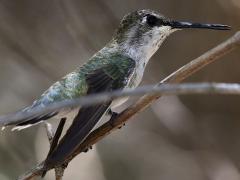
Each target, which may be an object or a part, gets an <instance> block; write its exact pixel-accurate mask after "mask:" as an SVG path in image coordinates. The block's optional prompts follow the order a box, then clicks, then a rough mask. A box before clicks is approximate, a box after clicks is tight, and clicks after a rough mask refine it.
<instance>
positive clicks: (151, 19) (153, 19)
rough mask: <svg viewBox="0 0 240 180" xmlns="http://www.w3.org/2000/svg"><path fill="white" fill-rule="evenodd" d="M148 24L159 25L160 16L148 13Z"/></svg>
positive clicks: (151, 25)
mask: <svg viewBox="0 0 240 180" xmlns="http://www.w3.org/2000/svg"><path fill="white" fill-rule="evenodd" d="M147 24H148V25H149V26H150V27H154V26H157V25H158V18H157V17H156V16H153V15H148V16H147Z"/></svg>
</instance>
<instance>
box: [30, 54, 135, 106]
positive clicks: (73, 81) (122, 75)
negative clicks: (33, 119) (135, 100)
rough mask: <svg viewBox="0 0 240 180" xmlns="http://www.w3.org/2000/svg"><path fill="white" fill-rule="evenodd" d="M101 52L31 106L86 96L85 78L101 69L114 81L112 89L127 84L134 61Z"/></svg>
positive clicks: (54, 85)
mask: <svg viewBox="0 0 240 180" xmlns="http://www.w3.org/2000/svg"><path fill="white" fill-rule="evenodd" d="M103 51H104V52H100V53H98V54H96V55H95V56H93V58H92V59H91V60H89V61H88V62H87V63H86V64H84V65H83V66H82V67H80V68H78V69H76V70H75V71H74V72H72V73H70V74H68V75H66V76H65V77H64V78H62V79H61V80H60V81H58V82H56V83H55V84H53V85H52V86H51V87H50V88H49V89H48V90H47V91H46V92H45V93H44V94H43V95H42V96H41V97H40V99H39V100H37V101H36V102H35V103H34V104H33V107H36V106H38V105H47V104H50V103H52V102H57V101H62V100H66V99H73V98H79V97H81V96H84V95H86V94H87V92H88V89H89V86H88V83H87V82H86V77H87V76H88V75H91V74H92V73H94V71H96V70H99V69H102V70H103V71H104V72H105V73H106V74H107V75H108V76H109V77H111V78H112V79H114V80H116V82H115V83H114V86H113V87H112V88H113V89H119V88H122V87H124V85H125V84H124V83H127V80H128V79H127V78H128V76H126V75H127V74H128V72H129V71H131V70H132V69H133V68H134V67H135V61H134V60H132V59H131V58H129V57H127V56H124V55H122V54H118V53H107V52H105V51H106V50H103Z"/></svg>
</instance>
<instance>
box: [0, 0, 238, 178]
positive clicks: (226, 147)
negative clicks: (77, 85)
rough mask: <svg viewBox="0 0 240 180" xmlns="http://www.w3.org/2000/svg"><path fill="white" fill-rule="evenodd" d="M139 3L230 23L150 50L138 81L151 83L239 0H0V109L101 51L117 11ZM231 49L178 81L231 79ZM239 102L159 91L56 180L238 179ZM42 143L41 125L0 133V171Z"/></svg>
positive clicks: (214, 36)
mask: <svg viewBox="0 0 240 180" xmlns="http://www.w3.org/2000/svg"><path fill="white" fill-rule="evenodd" d="M146 8H149V9H154V10H157V11H159V12H161V13H162V14H164V15H165V16H168V17H170V18H174V19H178V20H190V21H197V22H209V23H222V24H228V25H230V26H232V31H228V32H226V31H225V32H223V31H210V30H184V31H181V32H177V33H175V34H173V35H172V36H170V37H169V38H168V39H167V41H165V43H164V44H163V46H162V47H161V48H160V50H159V51H158V53H157V54H156V55H155V56H154V57H153V58H152V60H151V62H150V63H149V65H148V67H147V69H146V73H145V76H144V80H143V82H142V85H143V84H154V83H156V82H158V81H160V80H161V79H163V78H164V77H166V76H167V75H169V74H170V73H171V72H173V71H174V70H176V69H177V68H179V67H181V66H182V65H184V64H185V63H187V62H189V61H190V60H192V59H194V58H196V57H198V56H199V55H201V54H202V53H204V52H205V51H207V50H208V49H210V48H212V47H214V46H215V45H217V44H218V43H220V42H222V41H223V40H225V39H226V38H228V37H230V36H231V35H233V34H234V32H235V31H237V30H238V27H239V25H240V1H239V0H211V1H209V0H201V1H193V0H181V1H179V0H158V1H157V0H121V1H119V0H101V1H100V0H91V1H85V0H53V1H38V0H21V1H19V0H11V1H9V0H0V83H1V85H0V114H1V115H2V114H6V113H9V112H13V111H16V110H18V109H21V108H22V107H24V106H27V105H29V104H31V102H32V101H33V100H34V99H35V98H37V97H39V96H40V94H41V93H42V92H43V91H44V90H45V89H47V88H48V87H49V86H50V85H51V84H52V83H53V82H54V81H56V80H58V79H59V78H61V77H62V76H64V75H65V74H66V73H68V72H71V71H72V70H74V69H75V68H76V67H78V66H80V65H81V64H83V63H84V62H86V61H87V60H88V59H89V58H90V57H91V56H92V55H93V54H94V53H95V52H96V51H98V50H99V49H101V48H102V47H103V46H104V45H105V44H106V43H107V42H108V41H109V40H110V39H111V36H112V34H113V32H114V30H115V29H116V28H117V26H118V24H119V22H120V20H121V18H122V17H123V16H124V15H125V14H126V13H128V12H130V11H135V10H138V9H146ZM239 56H240V52H239V50H237V51H234V52H233V53H231V54H229V55H227V56H225V57H224V58H222V60H220V61H218V62H216V63H213V64H211V65H209V66H207V67H206V68H204V69H203V70H201V72H199V73H197V74H195V75H194V76H192V77H191V78H189V79H188V80H187V81H188V82H239V81H240V72H239V66H240V61H239V60H240V59H239ZM132 102H134V99H132V100H131V101H129V102H128V103H127V104H126V105H125V106H123V107H122V108H121V109H123V108H125V107H127V106H128V105H129V104H131V103H132ZM239 107H240V97H239V96H218V95H214V96H208V95H204V96H203V95H201V96H200V95H191V96H180V97H175V96H171V97H164V98H161V99H160V100H158V101H157V102H156V103H154V104H152V105H151V107H150V108H148V109H146V110H145V111H144V112H142V113H140V114H139V115H137V116H135V117H134V118H133V120H132V121H130V122H129V123H128V124H127V125H126V126H125V127H123V128H122V129H121V130H119V131H117V132H114V133H113V134H111V135H110V136H108V137H107V138H105V139H104V140H102V141H101V142H99V143H98V144H97V145H95V146H94V147H93V150H91V151H89V152H88V153H85V154H84V153H83V154H81V155H79V156H78V157H77V158H75V159H74V160H73V161H72V162H71V163H70V165H69V166H68V168H67V169H66V171H65V176H64V179H84V180H92V179H98V180H121V179H126V180H128V179H129V180H130V179H131V180H145V179H151V180H159V179H161V180H174V179H178V180H192V179H194V180H226V179H228V180H238V179H240V173H239V168H240V153H239V152H240V140H239V136H240V131H239V129H240V121H239V119H240V111H239ZM121 109H119V110H121ZM52 122H53V123H55V124H56V121H54V120H53V121H52ZM48 149H49V144H48V140H47V136H46V133H45V129H44V126H43V125H38V126H35V127H33V128H29V129H27V130H25V131H20V132H11V131H10V128H8V129H6V130H5V131H2V132H0V179H1V180H10V179H15V178H16V177H17V176H18V175H20V174H22V173H24V172H25V171H26V170H28V169H29V168H31V167H33V166H34V165H35V164H36V163H37V162H41V161H42V160H43V159H44V158H45V157H46V154H47V151H48ZM53 175H54V173H53V172H51V173H48V175H47V176H46V178H45V179H54V176H53Z"/></svg>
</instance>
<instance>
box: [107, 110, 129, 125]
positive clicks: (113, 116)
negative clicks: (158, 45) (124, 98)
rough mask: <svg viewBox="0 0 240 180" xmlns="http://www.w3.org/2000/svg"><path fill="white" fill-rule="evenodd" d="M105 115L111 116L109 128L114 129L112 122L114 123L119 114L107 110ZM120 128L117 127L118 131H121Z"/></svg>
mask: <svg viewBox="0 0 240 180" xmlns="http://www.w3.org/2000/svg"><path fill="white" fill-rule="evenodd" d="M107 114H108V115H110V116H111V118H110V120H109V122H110V124H111V126H112V127H114V121H115V119H116V117H117V116H118V115H119V113H117V112H114V111H112V110H111V109H109V110H108V112H107ZM123 126H125V124H123ZM121 128H122V126H121V127H119V128H118V129H121Z"/></svg>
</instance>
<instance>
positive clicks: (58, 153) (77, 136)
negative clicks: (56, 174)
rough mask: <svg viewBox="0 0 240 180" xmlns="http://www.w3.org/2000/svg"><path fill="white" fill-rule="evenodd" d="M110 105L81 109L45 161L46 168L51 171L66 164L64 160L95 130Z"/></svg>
mask: <svg viewBox="0 0 240 180" xmlns="http://www.w3.org/2000/svg"><path fill="white" fill-rule="evenodd" d="M110 104H111V102H108V103H105V104H102V105H96V106H91V107H84V108H81V109H80V110H79V112H78V115H77V116H76V117H75V119H74V121H73V123H72V125H71V126H70V128H69V129H68V131H67V133H66V135H65V136H64V137H63V138H62V140H61V141H60V143H59V145H58V146H57V148H56V149H54V151H53V152H52V153H51V154H50V155H49V156H48V157H47V159H46V160H45V167H46V168H47V169H49V168H53V167H54V166H56V165H61V163H64V160H65V159H66V158H67V157H68V156H69V155H71V153H73V152H74V150H76V148H77V147H78V146H79V145H80V144H81V142H82V141H83V140H84V139H85V138H86V136H87V135H88V134H89V133H90V131H91V130H92V129H93V128H94V126H95V125H96V124H97V122H98V121H99V120H100V118H101V117H102V116H103V114H104V113H105V112H106V111H107V109H108V108H109V105H110Z"/></svg>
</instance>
